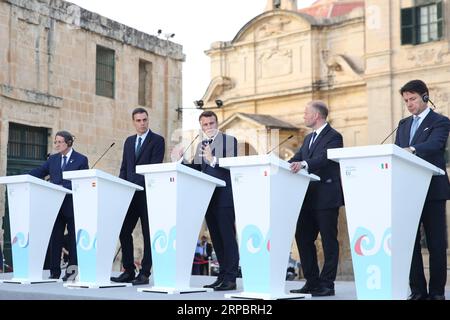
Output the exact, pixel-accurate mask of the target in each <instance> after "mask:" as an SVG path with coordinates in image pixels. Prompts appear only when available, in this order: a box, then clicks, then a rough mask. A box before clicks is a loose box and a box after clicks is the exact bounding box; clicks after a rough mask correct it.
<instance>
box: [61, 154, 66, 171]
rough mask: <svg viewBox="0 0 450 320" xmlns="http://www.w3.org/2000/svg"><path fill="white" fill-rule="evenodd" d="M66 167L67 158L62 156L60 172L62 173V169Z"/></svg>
mask: <svg viewBox="0 0 450 320" xmlns="http://www.w3.org/2000/svg"><path fill="white" fill-rule="evenodd" d="M66 165H67V156H63V163H62V166H61V171H64V169H65V168H66Z"/></svg>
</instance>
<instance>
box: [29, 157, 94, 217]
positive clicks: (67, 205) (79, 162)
mask: <svg viewBox="0 0 450 320" xmlns="http://www.w3.org/2000/svg"><path fill="white" fill-rule="evenodd" d="M61 162H62V155H61V153H57V154H53V155H51V156H50V157H48V159H47V161H46V162H45V163H44V164H43V165H42V166H41V167H39V168H36V169H33V170H31V171H30V172H29V174H30V175H32V176H34V177H37V178H40V179H44V178H45V177H46V176H48V175H50V182H51V183H54V184H57V185H60V186H63V187H64V188H66V189H70V190H72V182H71V181H70V180H63V178H62V170H61ZM84 169H89V165H88V158H87V157H86V156H84V155H82V154H81V153H78V152H76V151H75V150H73V151H72V154H71V155H70V158H69V159H67V164H66V168H65V169H64V171H74V170H84ZM60 213H62V214H63V215H64V216H66V217H73V201H72V195H69V194H68V195H66V197H65V198H64V201H63V203H62V205H61V209H60Z"/></svg>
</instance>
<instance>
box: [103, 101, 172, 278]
mask: <svg viewBox="0 0 450 320" xmlns="http://www.w3.org/2000/svg"><path fill="white" fill-rule="evenodd" d="M132 120H133V125H134V127H135V128H136V133H137V134H135V135H132V136H130V137H128V138H127V139H126V140H125V144H124V146H123V158H122V165H121V167H120V176H119V177H120V178H122V179H125V180H127V181H130V182H132V183H135V184H138V185H140V186H141V187H144V188H145V178H144V176H143V175H140V174H136V166H137V165H142V164H152V163H161V162H162V161H163V159H164V150H165V145H164V138H163V137H161V136H160V135H158V134H156V133H154V132H152V131H151V130H150V129H149V122H148V113H147V111H146V110H145V109H144V108H136V109H134V110H133V113H132ZM138 219H141V227H142V235H143V238H144V256H143V258H142V262H141V270H140V271H139V274H138V276H137V277H136V274H135V269H136V266H135V265H134V248H133V235H132V233H133V230H134V228H135V227H136V223H137V221H138ZM120 244H121V246H122V264H123V268H124V269H125V271H124V272H123V273H122V274H120V275H119V276H118V277H111V281H114V282H131V283H132V284H133V285H141V284H148V283H149V277H150V269H151V268H152V255H151V244H150V228H149V224H148V212H147V199H146V196H145V190H144V191H136V192H135V193H134V196H133V199H132V200H131V204H130V207H129V208H128V212H127V215H126V216H125V220H124V222H123V225H122V230H121V231H120Z"/></svg>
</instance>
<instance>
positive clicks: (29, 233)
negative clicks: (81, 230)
mask: <svg viewBox="0 0 450 320" xmlns="http://www.w3.org/2000/svg"><path fill="white" fill-rule="evenodd" d="M0 184H6V186H7V194H8V207H9V221H10V227H11V244H12V258H13V267H14V275H13V279H12V280H4V281H3V282H5V283H19V284H32V283H42V282H56V281H57V280H55V279H43V278H42V269H43V266H44V260H45V254H46V252H47V247H48V244H49V241H50V236H51V233H52V230H53V225H54V224H55V220H56V216H57V215H58V212H59V209H60V207H61V205H62V202H63V200H64V197H65V196H66V194H70V193H71V191H70V190H68V189H65V188H63V187H60V186H57V185H55V184H52V183H50V182H47V181H44V180H41V179H38V178H36V177H33V176H30V175H27V174H26V175H18V176H8V177H1V178H0Z"/></svg>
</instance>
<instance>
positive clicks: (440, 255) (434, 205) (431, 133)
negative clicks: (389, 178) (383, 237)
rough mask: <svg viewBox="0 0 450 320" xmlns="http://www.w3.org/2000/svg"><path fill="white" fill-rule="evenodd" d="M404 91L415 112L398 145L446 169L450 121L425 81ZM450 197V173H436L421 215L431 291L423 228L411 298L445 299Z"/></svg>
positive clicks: (399, 135) (415, 255)
mask: <svg viewBox="0 0 450 320" xmlns="http://www.w3.org/2000/svg"><path fill="white" fill-rule="evenodd" d="M400 94H401V95H402V97H403V100H404V101H405V104H406V107H407V108H408V111H409V112H410V113H411V114H412V115H411V116H409V117H407V118H405V119H402V120H400V122H399V125H398V131H397V135H396V137H395V144H396V145H398V146H399V147H402V148H404V149H405V150H407V151H409V152H411V153H413V154H415V155H417V156H418V157H420V158H422V159H424V160H425V161H428V162H429V163H431V164H434V165H435V166H437V167H439V168H441V169H442V170H444V171H446V168H445V157H444V155H445V147H446V145H447V140H448V135H449V130H450V120H449V119H448V118H447V117H445V116H443V115H440V114H438V113H436V112H434V111H433V110H431V109H430V108H429V107H428V101H429V93H428V88H427V86H426V84H425V83H424V82H423V81H421V80H412V81H410V82H408V83H406V84H405V85H404V86H403V87H402V88H401V89H400ZM448 199H450V187H449V181H448V176H447V172H446V173H445V176H433V177H432V178H431V183H430V187H429V189H428V194H427V197H426V200H425V204H424V207H423V210H422V215H421V218H420V222H421V224H422V225H423V228H424V231H425V236H426V240H427V241H426V242H427V246H428V251H429V254H430V258H429V259H430V282H429V286H428V290H427V281H426V279H425V274H424V270H423V261H422V253H421V246H420V228H419V230H418V231H417V237H416V243H415V246H414V252H413V256H412V262H411V271H410V276H409V282H410V287H411V295H410V297H409V299H410V300H423V299H430V300H444V299H445V295H444V294H445V283H446V281H447V253H446V251H447V230H446V228H447V224H446V221H445V220H446V219H445V204H446V201H447V200H448ZM419 227H420V223H419Z"/></svg>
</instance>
